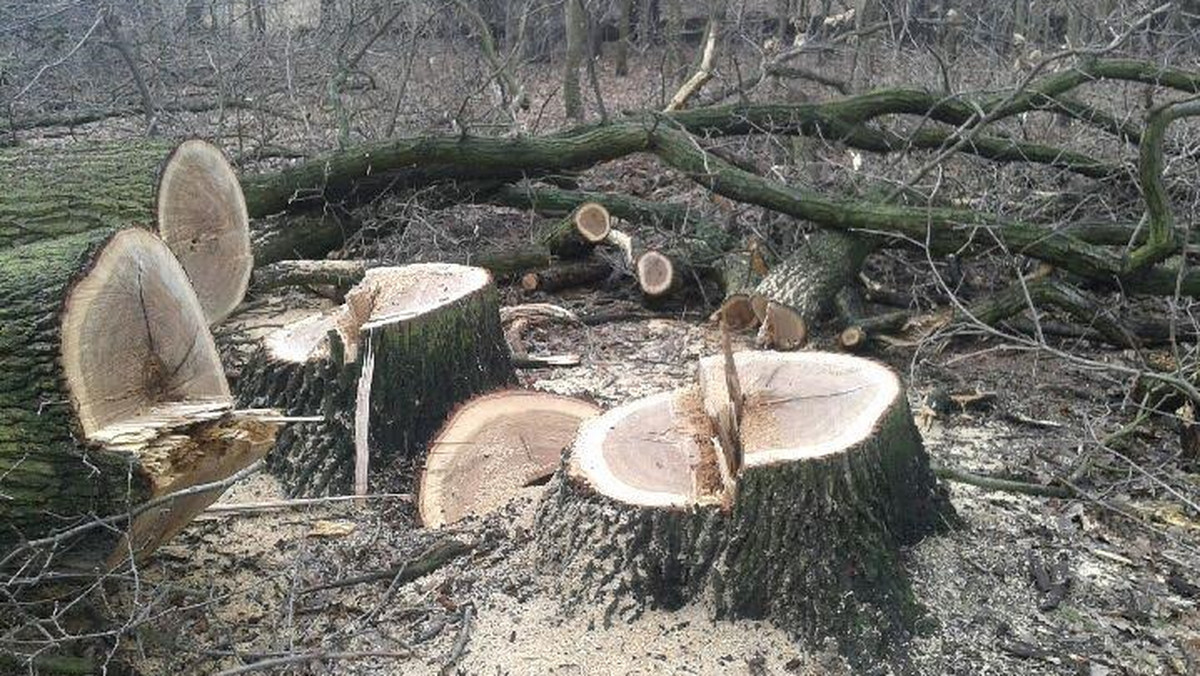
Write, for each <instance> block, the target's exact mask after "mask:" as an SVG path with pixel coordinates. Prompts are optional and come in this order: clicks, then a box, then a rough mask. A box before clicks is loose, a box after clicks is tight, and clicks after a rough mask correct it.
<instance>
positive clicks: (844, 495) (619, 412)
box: [536, 352, 953, 653]
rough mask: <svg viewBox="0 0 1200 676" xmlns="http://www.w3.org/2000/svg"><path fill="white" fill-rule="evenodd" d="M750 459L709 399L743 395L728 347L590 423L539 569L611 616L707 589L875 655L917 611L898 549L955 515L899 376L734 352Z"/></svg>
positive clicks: (710, 600) (552, 516)
mask: <svg viewBox="0 0 1200 676" xmlns="http://www.w3.org/2000/svg"><path fill="white" fill-rule="evenodd" d="M734 362H735V370H736V374H737V378H736V380H737V382H738V383H739V385H738V387H740V389H741V391H742V396H743V405H742V411H741V420H740V423H739V425H738V441H739V444H740V446H741V448H742V452H743V455H742V461H741V464H740V468H739V469H738V471H736V472H735V473H734V474H733V475H732V476H728V477H727V476H725V470H724V469H722V468H728V467H738V465H737V464H736V463H733V464H731V463H730V462H729V458H728V457H726V454H727V452H728V449H725V448H724V447H723V445H722V444H721V443H720V442H719V441H714V439H718V435H717V433H716V429H715V423H714V420H713V418H712V417H710V415H711V412H712V411H715V410H717V409H719V408H720V406H719V404H720V402H727V401H731V400H732V399H731V394H730V386H729V385H728V384H727V383H729V382H730V381H729V380H728V374H729V370H728V369H727V367H726V364H725V360H724V358H723V357H720V356H718V357H711V358H707V359H704V360H702V362H701V366H700V373H699V375H700V382H701V383H702V384H701V385H699V386H693V387H690V388H687V389H683V390H678V391H675V392H666V393H663V394H659V395H654V396H651V397H648V398H645V399H640V400H637V401H634V402H631V403H628V404H625V405H623V406H620V407H618V408H616V409H613V410H611V411H609V412H608V413H605V414H604V415H601V416H600V417H598V418H595V419H593V420H591V421H588V422H586V423H584V425H583V427H582V428H581V430H580V433H579V436H578V437H577V438H576V441H575V443H574V444H573V445H572V447H571V449H570V450H569V453H568V455H566V456H565V457H564V465H563V467H562V468H561V469H560V471H559V472H558V473H556V475H555V477H554V479H552V481H551V493H550V494H549V495H548V496H547V498H546V499H545V500H544V501H543V503H542V504H541V505H540V506H539V512H538V520H537V527H536V532H537V533H538V546H539V555H540V561H541V566H542V569H543V570H544V571H545V572H547V573H549V574H551V575H553V576H554V579H555V580H556V581H557V584H558V585H559V586H560V588H561V591H562V592H563V593H564V594H565V596H566V598H567V603H569V604H571V605H578V604H582V603H599V604H602V605H603V606H605V607H606V609H607V612H608V613H609V617H610V619H611V618H612V617H613V616H614V615H616V616H627V615H632V614H636V613H638V612H640V611H641V609H644V608H646V607H648V606H654V607H664V608H677V607H679V606H681V605H683V604H685V603H688V602H691V601H701V602H703V603H704V604H705V605H706V606H707V608H708V609H709V610H710V612H711V613H712V614H713V615H714V616H715V617H719V618H721V617H752V618H763V617H767V618H770V619H772V620H773V621H774V622H776V623H777V624H779V625H780V626H781V627H783V628H785V629H787V630H789V631H791V632H794V633H795V634H797V635H799V636H803V637H808V638H813V639H821V638H825V637H833V638H835V639H837V640H838V641H840V642H842V644H843V648H844V649H846V650H847V652H849V653H855V652H864V653H874V652H877V651H879V650H884V649H886V648H885V646H887V645H891V643H892V641H893V640H895V639H899V638H901V637H903V636H904V635H905V634H906V633H907V631H908V630H909V629H911V627H912V623H913V622H914V620H916V619H917V618H918V617H919V615H920V609H919V606H918V605H917V604H916V602H915V600H914V599H913V596H912V591H911V588H910V586H909V583H908V580H907V578H906V577H905V575H904V571H903V569H902V567H901V565H900V548H901V547H902V546H905V545H908V544H912V543H913V542H916V541H917V540H919V539H920V538H922V537H923V536H925V535H927V534H930V533H933V532H935V531H937V530H938V529H939V528H941V527H942V526H943V525H944V524H946V523H948V522H949V521H950V520H952V519H953V508H952V507H951V506H950V504H949V502H948V500H947V499H946V496H945V493H944V491H943V490H942V489H941V488H940V487H939V485H938V483H937V481H936V479H935V477H934V475H933V473H932V472H931V471H930V467H929V458H928V456H927V455H926V453H925V451H924V449H923V447H922V444H921V438H920V435H919V434H918V432H917V429H916V426H915V425H914V424H913V419H912V414H911V412H910V411H909V408H908V403H907V399H906V398H905V394H904V389H903V387H902V386H901V384H900V381H899V379H898V378H897V377H896V375H895V374H893V373H892V372H891V371H890V370H888V369H887V368H885V367H883V366H881V365H879V364H876V363H874V362H871V361H868V360H864V359H860V358H857V357H852V356H848V355H840V354H827V353H814V352H808V353H796V354H781V353H771V352H752V353H739V354H737V355H735V357H734Z"/></svg>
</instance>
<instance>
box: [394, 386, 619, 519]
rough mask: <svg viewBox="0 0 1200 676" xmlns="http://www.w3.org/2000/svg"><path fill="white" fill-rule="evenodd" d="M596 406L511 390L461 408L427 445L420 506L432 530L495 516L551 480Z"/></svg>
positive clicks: (592, 414)
mask: <svg viewBox="0 0 1200 676" xmlns="http://www.w3.org/2000/svg"><path fill="white" fill-rule="evenodd" d="M599 413H600V408H599V407H598V406H596V405H595V404H592V403H589V402H586V401H581V400H579V399H572V398H570V397H563V396H560V395H556V394H548V393H545V392H535V391H532V390H505V391H501V392H494V393H491V394H485V395H483V396H480V397H476V398H474V399H472V400H471V401H469V402H467V403H466V404H463V405H462V406H460V407H458V409H457V410H455V412H454V413H453V414H452V415H451V416H450V419H449V420H448V421H446V424H445V425H444V426H443V427H442V430H441V431H440V432H438V434H437V436H436V437H435V438H434V440H433V442H432V443H431V444H430V445H429V454H428V456H427V457H426V458H425V470H424V471H423V472H422V473H421V488H420V494H419V502H418V506H419V509H420V513H421V522H422V523H424V524H425V525H426V526H429V527H437V526H443V525H446V524H450V523H454V522H456V521H458V520H460V519H462V518H465V517H467V516H481V515H484V514H487V513H489V512H492V511H495V510H496V509H498V508H500V507H502V506H503V505H504V504H506V503H507V502H508V501H509V500H511V499H512V498H513V497H514V496H515V495H516V494H517V493H518V492H519V491H520V489H522V488H524V487H526V486H530V485H532V484H535V483H538V482H542V481H545V480H546V479H547V478H549V477H550V475H551V474H553V473H554V470H555V469H557V468H558V465H559V463H560V461H561V459H562V452H563V450H564V449H565V448H567V446H569V445H570V444H571V441H572V440H574V439H575V433H576V432H578V431H579V425H580V423H582V422H583V421H584V420H586V419H589V418H592V417H595V416H596V415H598V414H599Z"/></svg>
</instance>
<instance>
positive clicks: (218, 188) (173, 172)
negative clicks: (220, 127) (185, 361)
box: [157, 139, 254, 324]
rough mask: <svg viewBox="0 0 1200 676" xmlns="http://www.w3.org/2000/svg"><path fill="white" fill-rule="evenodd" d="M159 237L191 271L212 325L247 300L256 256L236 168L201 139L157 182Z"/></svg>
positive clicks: (175, 157) (177, 155) (178, 152)
mask: <svg viewBox="0 0 1200 676" xmlns="http://www.w3.org/2000/svg"><path fill="white" fill-rule="evenodd" d="M157 214H158V218H157V223H158V232H159V235H161V236H162V238H163V240H164V241H165V242H166V243H167V246H169V247H171V251H173V252H174V253H175V256H176V258H178V259H179V262H180V263H181V264H182V265H183V269H184V270H186V271H187V273H188V277H189V278H190V279H191V280H192V287H193V288H194V289H196V296H197V297H198V298H199V299H200V305H201V307H203V308H204V315H205V316H206V317H208V321H209V323H210V324H215V323H217V322H219V321H221V320H222V319H224V318H225V317H227V316H229V313H230V312H232V311H233V309H234V308H235V307H237V306H238V304H239V303H241V302H242V299H243V298H245V297H246V287H247V285H249V283H250V271H251V270H253V269H254V256H253V255H252V254H251V253H250V217H249V215H247V213H246V199H245V197H243V196H242V187H241V185H240V184H239V183H238V179H237V175H236V174H234V173H233V167H231V166H229V162H228V161H227V160H226V159H225V155H224V154H223V153H222V152H221V150H220V149H219V148H217V147H216V146H213V145H212V144H210V143H206V142H204V141H200V140H196V139H193V140H190V141H184V142H183V143H181V144H180V145H179V147H177V148H175V150H174V152H172V153H171V155H170V157H168V158H167V161H166V164H164V165H163V169H162V175H161V176H160V177H159V180H158V208H157Z"/></svg>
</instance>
